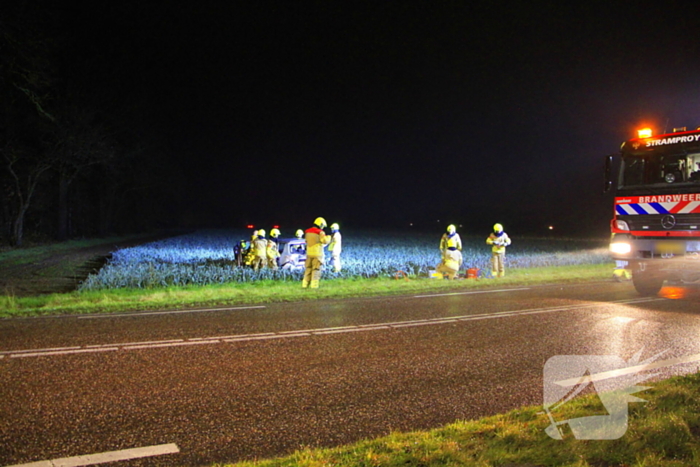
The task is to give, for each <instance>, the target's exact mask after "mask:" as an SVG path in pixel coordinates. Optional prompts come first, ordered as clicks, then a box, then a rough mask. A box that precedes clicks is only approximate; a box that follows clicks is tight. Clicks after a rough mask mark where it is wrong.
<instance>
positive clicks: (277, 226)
mask: <svg viewBox="0 0 700 467" xmlns="http://www.w3.org/2000/svg"><path fill="white" fill-rule="evenodd" d="M272 228H273V229H279V228H280V226H279V225H273V226H272Z"/></svg>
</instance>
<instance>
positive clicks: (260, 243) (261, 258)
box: [253, 229, 267, 271]
mask: <svg viewBox="0 0 700 467" xmlns="http://www.w3.org/2000/svg"><path fill="white" fill-rule="evenodd" d="M266 265H267V239H266V238H265V230H263V229H260V230H258V232H257V235H256V236H255V241H254V242H253V269H254V270H256V271H257V270H258V269H260V268H264V267H265V266H266Z"/></svg>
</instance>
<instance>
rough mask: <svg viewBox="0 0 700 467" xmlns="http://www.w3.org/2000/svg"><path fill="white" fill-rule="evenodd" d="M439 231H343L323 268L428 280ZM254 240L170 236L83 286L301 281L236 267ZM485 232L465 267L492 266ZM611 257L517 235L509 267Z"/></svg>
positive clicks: (599, 250) (598, 244)
mask: <svg viewBox="0 0 700 467" xmlns="http://www.w3.org/2000/svg"><path fill="white" fill-rule="evenodd" d="M440 235H441V234H430V235H429V234H416V233H411V234H410V235H407V234H406V233H386V232H381V233H380V232H366V231H365V232H350V231H347V232H346V231H343V253H342V256H341V258H342V262H343V270H342V271H341V272H340V273H333V272H330V270H329V269H328V268H326V271H325V272H324V280H326V279H331V280H332V279H333V278H334V277H344V278H352V277H386V276H393V275H395V274H396V272H397V271H404V272H406V273H407V274H408V275H409V276H423V277H427V275H428V270H430V269H434V268H435V265H436V264H437V263H439V262H440V252H439V250H438V245H439V242H440ZM246 238H250V233H249V232H248V231H242V230H238V231H235V230H217V231H202V232H197V233H194V234H188V235H183V236H179V237H173V238H170V239H167V240H162V241H158V242H153V243H149V244H147V245H142V246H139V247H134V248H125V249H122V250H118V251H115V252H114V253H113V255H112V259H111V260H110V262H109V263H108V264H107V265H106V266H105V267H103V268H102V269H101V270H100V271H99V272H98V273H97V274H93V275H91V276H89V277H88V278H87V279H86V281H85V282H84V283H83V284H82V285H81V287H80V290H100V289H113V288H158V287H169V286H173V285H175V286H177V285H190V284H198V285H206V284H220V283H226V282H248V281H255V280H260V279H275V280H286V281H290V280H300V279H301V274H302V272H301V271H288V270H277V271H272V270H268V269H263V270H260V271H258V272H255V271H253V270H252V269H250V268H245V267H237V266H235V265H234V256H233V245H234V244H235V243H236V241H238V240H241V239H246ZM485 239H486V236H484V237H483V238H482V237H462V243H463V245H464V247H463V251H462V254H463V256H464V264H463V266H462V271H463V270H464V269H466V268H479V269H482V270H487V269H489V266H488V265H489V260H490V248H489V247H488V246H487V245H486V243H485ZM606 262H610V257H609V254H608V251H607V248H606V243H605V241H604V240H580V239H556V238H518V237H515V238H513V245H512V246H511V247H509V248H508V253H507V255H506V267H508V268H531V267H540V266H565V265H577V264H603V263H606Z"/></svg>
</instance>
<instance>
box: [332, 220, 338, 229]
mask: <svg viewBox="0 0 700 467" xmlns="http://www.w3.org/2000/svg"><path fill="white" fill-rule="evenodd" d="M331 230H340V226H339V225H338V223H337V222H334V223H332V224H331Z"/></svg>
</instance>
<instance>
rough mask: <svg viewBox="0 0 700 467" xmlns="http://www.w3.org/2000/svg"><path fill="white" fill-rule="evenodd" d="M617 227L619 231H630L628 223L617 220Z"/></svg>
mask: <svg viewBox="0 0 700 467" xmlns="http://www.w3.org/2000/svg"><path fill="white" fill-rule="evenodd" d="M615 227H617V229H618V230H626V231H628V232H629V230H630V226H629V225H627V222H625V221H620V220H616V221H615Z"/></svg>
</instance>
